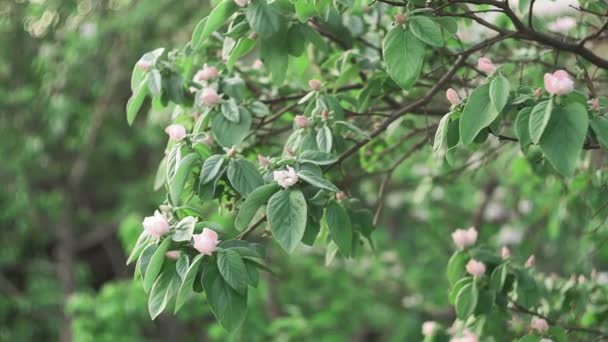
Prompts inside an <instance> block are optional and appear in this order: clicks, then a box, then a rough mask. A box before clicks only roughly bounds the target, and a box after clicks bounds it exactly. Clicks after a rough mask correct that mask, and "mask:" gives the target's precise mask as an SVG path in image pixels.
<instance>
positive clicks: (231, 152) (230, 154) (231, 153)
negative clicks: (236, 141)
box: [226, 147, 237, 158]
mask: <svg viewBox="0 0 608 342" xmlns="http://www.w3.org/2000/svg"><path fill="white" fill-rule="evenodd" d="M236 154H237V150H236V148H234V147H231V148H230V149H228V150H227V151H226V155H227V156H228V158H234V157H236Z"/></svg>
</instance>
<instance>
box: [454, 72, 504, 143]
mask: <svg viewBox="0 0 608 342" xmlns="http://www.w3.org/2000/svg"><path fill="white" fill-rule="evenodd" d="M489 93H490V86H489V85H487V84H484V85H482V86H480V87H479V88H477V89H475V90H473V92H472V93H471V96H469V99H468V100H467V104H466V105H465V106H464V110H463V111H462V116H461V117H460V127H459V129H460V141H462V143H463V144H464V145H468V144H470V143H472V142H473V140H475V137H477V135H478V134H479V132H481V130H483V129H484V128H486V127H488V126H489V125H490V124H491V123H492V121H494V120H495V119H496V118H497V117H498V114H499V113H498V111H496V108H495V107H494V105H493V104H492V102H491V101H490V94H489Z"/></svg>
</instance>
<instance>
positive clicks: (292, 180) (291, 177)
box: [273, 166, 300, 189]
mask: <svg viewBox="0 0 608 342" xmlns="http://www.w3.org/2000/svg"><path fill="white" fill-rule="evenodd" d="M273 176H274V180H275V181H276V182H277V183H278V184H279V185H280V186H282V187H283V188H285V189H287V188H289V187H290V186H292V185H294V184H296V183H297V182H298V180H300V178H299V177H298V175H297V174H296V171H295V170H294V169H293V168H292V167H291V166H288V167H287V170H281V171H275V172H274V173H273Z"/></svg>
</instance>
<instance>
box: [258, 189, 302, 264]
mask: <svg viewBox="0 0 608 342" xmlns="http://www.w3.org/2000/svg"><path fill="white" fill-rule="evenodd" d="M307 209H308V208H307V206H306V199H304V194H302V192H301V191H300V190H297V189H292V190H281V191H279V192H277V193H275V194H274V195H272V197H270V200H269V201H268V205H267V206H266V212H267V216H268V223H269V225H270V231H271V232H272V235H273V236H274V237H275V239H277V242H278V243H279V245H280V246H281V248H283V249H284V250H285V251H287V252H288V253H291V252H293V250H294V249H295V248H296V247H297V246H298V244H299V243H300V241H301V240H302V236H303V235H304V230H305V229H306V215H307V212H308V210H307Z"/></svg>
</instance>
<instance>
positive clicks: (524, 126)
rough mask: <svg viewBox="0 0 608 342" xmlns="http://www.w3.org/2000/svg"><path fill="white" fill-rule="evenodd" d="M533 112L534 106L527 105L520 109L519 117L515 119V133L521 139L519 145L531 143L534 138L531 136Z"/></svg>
mask: <svg viewBox="0 0 608 342" xmlns="http://www.w3.org/2000/svg"><path fill="white" fill-rule="evenodd" d="M531 113H532V107H526V108H524V109H522V110H520V111H519V113H518V114H517V119H515V134H516V135H517V139H519V146H521V147H522V148H523V147H524V146H527V145H530V144H531V143H532V138H531V137H530V128H529V127H530V124H529V122H530V114H531Z"/></svg>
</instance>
